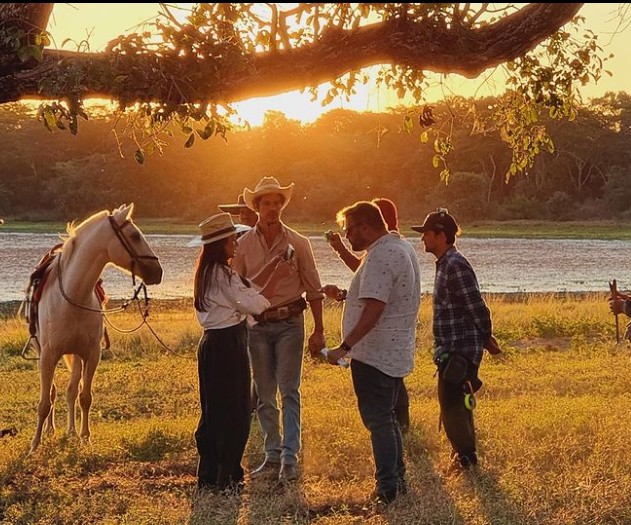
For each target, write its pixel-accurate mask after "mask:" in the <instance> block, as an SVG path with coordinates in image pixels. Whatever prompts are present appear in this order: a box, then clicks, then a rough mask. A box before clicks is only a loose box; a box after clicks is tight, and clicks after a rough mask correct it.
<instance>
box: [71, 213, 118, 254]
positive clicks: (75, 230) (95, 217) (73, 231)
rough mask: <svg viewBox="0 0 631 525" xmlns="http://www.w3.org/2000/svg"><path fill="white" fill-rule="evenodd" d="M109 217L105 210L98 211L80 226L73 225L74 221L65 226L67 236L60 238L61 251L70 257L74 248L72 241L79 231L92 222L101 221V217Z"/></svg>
mask: <svg viewBox="0 0 631 525" xmlns="http://www.w3.org/2000/svg"><path fill="white" fill-rule="evenodd" d="M107 215H109V212H108V211H107V210H103V211H99V212H97V213H95V214H94V215H92V216H90V217H88V218H87V219H85V220H84V221H83V222H81V224H79V225H75V221H72V222H69V223H67V224H66V233H67V235H64V236H62V240H63V241H64V246H63V248H62V249H63V250H64V251H65V252H66V254H67V255H68V256H70V255H72V249H73V247H74V242H73V241H74V239H75V237H76V236H77V234H78V233H80V231H81V229H82V228H84V227H86V226H87V225H88V224H89V223H91V222H92V221H96V220H98V219H101V218H102V217H106V216H107Z"/></svg>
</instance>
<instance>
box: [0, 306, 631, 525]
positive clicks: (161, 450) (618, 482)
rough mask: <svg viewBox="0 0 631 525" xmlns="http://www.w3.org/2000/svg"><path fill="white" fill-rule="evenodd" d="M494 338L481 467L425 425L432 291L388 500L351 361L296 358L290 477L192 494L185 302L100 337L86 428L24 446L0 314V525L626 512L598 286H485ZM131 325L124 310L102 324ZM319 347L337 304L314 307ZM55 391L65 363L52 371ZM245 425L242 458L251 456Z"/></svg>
mask: <svg viewBox="0 0 631 525" xmlns="http://www.w3.org/2000/svg"><path fill="white" fill-rule="evenodd" d="M489 302H490V305H491V308H492V310H493V313H494V321H495V327H496V331H497V333H498V335H499V338H500V340H501V342H502V344H503V346H504V348H505V353H504V355H503V356H502V357H501V358H500V359H494V358H492V357H489V356H487V357H486V358H485V362H484V364H483V366H482V370H481V377H482V379H483V380H484V382H485V387H484V390H483V392H482V394H481V395H479V396H478V409H477V410H476V418H477V428H478V435H479V443H480V452H481V458H482V461H481V467H480V468H479V470H478V471H477V472H475V473H472V474H467V475H465V474H461V475H454V474H452V475H447V474H445V470H446V467H447V463H448V450H449V448H448V444H447V441H446V439H445V437H444V435H443V434H442V433H438V432H437V423H438V403H437V401H436V394H435V380H434V378H433V377H432V376H433V373H434V367H433V366H432V365H431V360H430V352H431V330H430V328H429V327H430V310H431V305H430V301H429V300H427V299H426V300H424V303H423V307H422V309H421V313H420V316H419V321H420V322H419V327H418V334H419V337H418V351H417V360H416V368H415V370H414V372H413V374H412V375H411V376H410V377H409V378H408V379H407V380H406V384H407V386H408V389H409V392H410V399H411V402H412V407H411V412H412V420H413V424H412V428H411V430H410V432H409V434H408V436H407V438H406V443H405V447H406V454H407V466H408V481H409V484H410V493H409V494H408V495H407V496H404V497H401V498H399V500H397V501H396V502H395V503H394V504H392V505H390V506H389V507H387V508H381V507H375V506H373V505H371V504H369V503H367V495H368V494H369V492H370V490H371V489H372V484H373V478H372V476H373V466H372V460H371V458H372V455H371V451H370V444H369V439H368V434H367V432H366V430H365V429H364V428H363V426H362V425H361V422H360V420H359V416H358V413H357V409H356V405H355V398H354V395H353V392H352V387H351V383H350V377H349V373H348V371H345V370H342V369H339V368H333V367H329V366H326V365H324V364H320V363H313V362H312V361H310V360H309V359H305V367H304V378H303V389H302V391H303V407H304V411H303V451H302V468H303V476H302V478H301V480H300V482H299V483H297V484H296V485H293V486H291V487H288V488H281V487H278V486H276V485H275V484H273V483H270V482H265V481H261V480H258V481H256V482H252V483H250V484H249V485H248V487H247V489H246V491H245V492H244V493H243V494H242V495H241V496H231V497H219V496H206V497H201V498H196V497H194V496H193V488H194V486H195V463H196V452H195V448H194V443H193V439H192V433H193V431H194V428H195V425H196V420H197V416H198V407H197V379H196V363H195V357H194V356H195V351H194V347H195V344H196V341H197V338H198V335H199V329H198V327H197V326H196V323H195V320H194V317H193V315H192V313H191V312H192V308H191V305H190V302H188V301H183V302H181V303H179V304H177V305H169V306H164V307H163V308H162V309H161V308H156V311H155V312H154V313H153V314H152V317H151V318H150V322H151V324H152V326H153V328H154V329H155V330H156V331H157V332H158V333H159V334H160V335H161V336H162V337H163V338H164V339H165V342H166V343H167V344H168V345H169V346H171V347H172V348H174V349H175V350H176V351H177V352H178V353H179V354H180V356H175V355H172V354H170V353H168V352H166V351H165V350H164V349H162V348H161V347H160V346H159V345H158V344H157V343H156V341H155V339H154V338H153V336H151V334H150V333H148V332H147V331H146V330H143V331H141V333H140V335H125V336H122V335H115V334H111V335H112V346H113V352H107V353H106V354H105V355H104V358H103V361H102V363H101V365H100V366H99V369H98V371H97V376H96V381H95V396H94V405H93V407H94V410H93V415H92V431H93V438H92V442H91V444H89V445H82V444H80V443H79V442H77V440H76V439H75V438H70V437H68V436H66V434H65V432H64V431H63V427H64V426H65V415H66V408H65V406H64V403H63V400H62V399H61V398H62V397H63V396H62V395H60V396H59V397H60V399H58V401H57V408H58V415H59V417H58V426H59V427H60V428H59V429H58V432H57V434H55V435H54V436H46V437H45V440H44V443H43V445H42V446H41V448H40V449H39V450H38V451H37V453H35V454H34V455H31V456H28V455H27V454H26V453H27V450H28V444H29V440H30V438H31V437H32V432H33V431H34V423H35V407H36V403H37V395H38V393H37V392H38V382H37V368H36V363H35V362H34V361H25V360H23V359H21V358H20V357H19V353H20V351H21V348H22V345H23V343H24V341H25V339H26V327H25V326H23V325H22V324H21V323H20V322H18V321H16V320H15V319H13V318H11V317H8V318H5V319H2V320H0V385H2V386H1V387H0V427H11V426H14V427H15V428H17V430H18V434H17V436H15V437H4V438H1V439H0V522H1V523H7V524H47V525H48V524H64V525H66V524H75V523H76V524H79V523H82V524H83V523H102V524H145V523H146V524H149V523H151V524H156V523H157V524H180V523H188V524H191V525H193V524H195V525H197V524H236V523H238V524H243V525H245V524H263V523H274V524H303V523H311V524H318V525H329V524H336V525H337V524H342V525H346V524H371V525H377V524H379V525H381V524H409V523H412V524H440V525H443V524H462V525H464V524H467V525H469V524H472V525H478V524H479V525H482V524H494V525H517V524H528V525H530V524H539V523H541V524H552V525H554V524H558V525H561V524H568V523H572V524H608V523H611V524H614V523H615V524H617V523H631V483H629V481H630V479H629V478H630V477H631V453H630V452H629V449H628V446H627V436H626V428H627V427H628V425H629V421H631V388H630V387H629V377H630V376H631V364H630V361H629V354H628V350H627V349H626V348H624V347H622V348H620V349H616V348H615V344H614V343H615V339H614V324H613V318H612V317H611V315H610V314H609V313H608V310H607V303H606V300H605V297H604V296H603V295H589V296H583V297H577V296H573V297H572V296H568V297H553V296H534V295H531V296H520V297H501V296H493V297H489ZM116 321H117V322H118V323H120V324H122V325H127V326H132V325H133V324H134V323H133V319H132V318H131V317H129V318H122V319H120V320H119V319H116ZM326 322H327V326H328V327H329V328H328V329H327V332H328V334H329V337H330V339H331V343H333V342H334V341H337V338H338V335H337V334H338V329H337V326H338V324H339V309H337V308H335V307H331V308H329V309H327V311H326ZM57 377H58V385H59V386H60V394H62V393H63V389H64V388H65V384H66V381H67V377H68V374H67V372H66V371H65V370H64V369H63V368H62V367H61V366H60V367H59V368H58V371H57ZM261 448H262V447H261V436H260V433H259V430H258V424H257V423H256V422H254V423H253V425H252V434H251V439H250V443H249V445H248V449H247V451H246V457H245V460H244V461H245V463H246V465H248V466H249V467H254V466H256V465H258V463H259V462H260V461H261V460H262V457H263V455H262V452H261Z"/></svg>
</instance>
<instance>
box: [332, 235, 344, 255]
mask: <svg viewBox="0 0 631 525" xmlns="http://www.w3.org/2000/svg"><path fill="white" fill-rule="evenodd" d="M329 244H330V245H331V248H333V249H334V250H335V251H336V252H338V253H340V251H341V250H343V249H344V248H346V247H345V246H344V242H343V241H342V237H340V234H339V233H337V232H334V233H332V234H331V240H330V241H329Z"/></svg>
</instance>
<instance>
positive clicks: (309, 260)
mask: <svg viewBox="0 0 631 525" xmlns="http://www.w3.org/2000/svg"><path fill="white" fill-rule="evenodd" d="M293 186H294V185H293V183H292V184H290V185H289V186H281V185H280V183H279V182H278V181H277V180H276V179H275V178H274V177H263V178H262V179H261V180H260V181H259V183H258V184H257V185H256V187H255V188H254V190H253V191H251V190H249V189H248V188H246V189H245V190H244V192H243V198H244V201H245V204H246V205H247V206H248V208H250V209H251V210H254V211H256V212H257V213H258V216H259V220H258V223H257V224H256V226H255V227H254V228H252V230H250V231H249V232H247V233H246V234H244V235H243V236H242V237H241V238H240V239H239V247H238V250H237V254H236V256H235V258H234V261H233V263H232V265H233V268H234V269H235V270H236V271H237V272H238V273H240V274H241V275H243V276H244V277H248V278H254V277H255V276H257V274H260V273H261V272H262V271H264V269H265V267H266V266H268V265H269V264H270V261H272V260H273V259H275V258H278V257H279V256H283V257H285V258H290V259H292V260H293V262H294V264H295V267H296V270H297V271H296V272H294V274H292V275H291V276H289V277H287V278H286V279H285V280H283V282H282V283H280V284H279V285H278V286H277V287H276V289H275V292H276V293H275V295H274V296H273V297H272V298H271V300H270V302H271V304H272V306H271V307H270V308H269V309H268V310H266V311H265V312H263V313H262V314H261V315H259V316H256V317H255V320H256V321H257V324H256V325H254V326H253V327H252V329H251V331H250V340H249V351H250V361H251V365H252V374H253V379H254V384H255V386H256V392H257V394H258V397H259V402H258V406H257V414H258V418H259V422H260V424H261V429H262V431H263V437H264V446H265V461H264V462H263V464H262V465H261V466H260V467H259V468H257V469H255V470H254V471H252V472H251V475H252V476H258V475H262V474H268V473H273V474H275V475H276V476H278V479H279V480H280V481H282V482H287V481H292V480H294V479H296V478H297V477H298V475H299V471H298V452H299V451H300V379H301V373H302V354H303V345H304V315H303V311H304V309H305V308H306V302H308V303H309V306H310V308H311V313H312V315H313V321H314V331H313V333H312V334H311V336H310V337H309V348H310V349H314V348H315V349H317V350H318V351H319V350H320V349H321V348H324V346H325V341H324V327H323V324H322V299H323V294H322V293H320V292H319V290H320V287H321V284H320V276H319V275H318V270H317V268H316V264H315V259H314V257H313V251H312V249H311V243H310V242H309V240H308V239H307V238H306V237H304V236H303V235H300V234H299V233H298V232H296V231H295V230H293V229H291V228H289V227H288V226H286V225H285V224H284V223H283V222H282V221H281V214H282V211H283V209H284V208H285V207H286V206H287V204H288V203H289V200H290V199H291V194H292V191H293ZM305 293H306V297H305V298H306V302H305V299H303V297H302V296H303V294H305ZM278 390H280V395H281V399H282V403H281V407H282V434H281V425H280V412H279V408H278V404H277V401H276V394H277V391H278Z"/></svg>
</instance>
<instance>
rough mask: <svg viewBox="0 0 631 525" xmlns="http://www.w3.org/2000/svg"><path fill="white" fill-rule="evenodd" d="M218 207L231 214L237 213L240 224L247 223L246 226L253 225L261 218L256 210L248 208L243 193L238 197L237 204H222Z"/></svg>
mask: <svg viewBox="0 0 631 525" xmlns="http://www.w3.org/2000/svg"><path fill="white" fill-rule="evenodd" d="M217 208H219V210H220V211H223V212H226V213H229V214H230V215H237V216H238V217H239V224H245V225H246V226H250V227H253V226H254V225H255V224H256V221H258V219H259V216H258V215H257V214H256V212H255V211H254V210H251V209H250V208H248V206H247V204H246V203H245V199H244V198H243V194H241V195H239V196H238V197H237V202H236V204H220V205H219V206H217Z"/></svg>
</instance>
